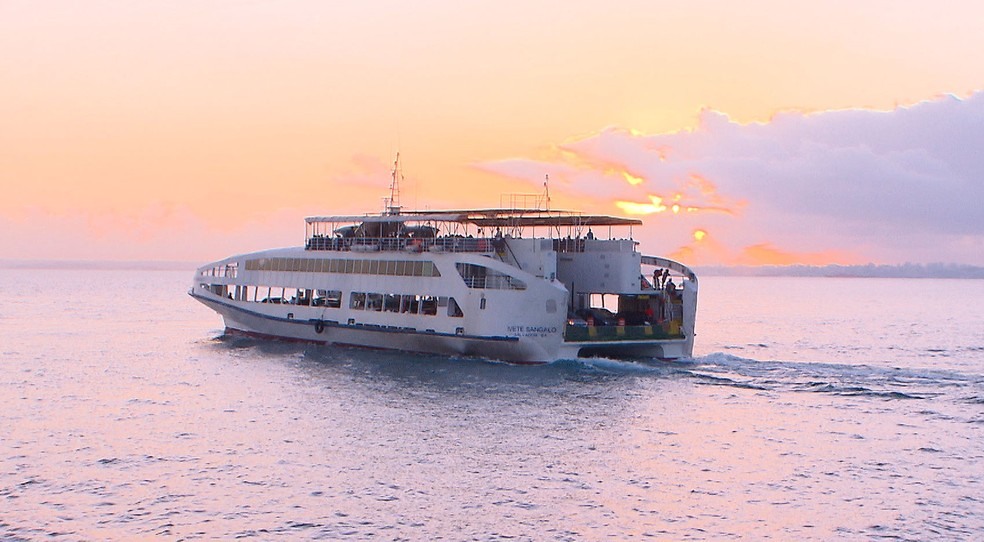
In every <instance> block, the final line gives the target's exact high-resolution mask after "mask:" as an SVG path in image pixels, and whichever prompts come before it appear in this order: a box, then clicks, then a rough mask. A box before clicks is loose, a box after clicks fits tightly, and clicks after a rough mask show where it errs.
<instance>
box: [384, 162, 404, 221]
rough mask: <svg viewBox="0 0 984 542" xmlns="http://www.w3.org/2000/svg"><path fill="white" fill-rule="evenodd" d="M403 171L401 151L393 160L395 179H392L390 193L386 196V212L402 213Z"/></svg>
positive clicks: (392, 213) (391, 213) (389, 213)
mask: <svg viewBox="0 0 984 542" xmlns="http://www.w3.org/2000/svg"><path fill="white" fill-rule="evenodd" d="M401 177H403V171H401V170H400V153H399V152H397V153H396V160H394V161H393V180H392V181H390V195H389V198H386V214H388V215H398V214H400V178H401Z"/></svg>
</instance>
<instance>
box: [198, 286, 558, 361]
mask: <svg viewBox="0 0 984 542" xmlns="http://www.w3.org/2000/svg"><path fill="white" fill-rule="evenodd" d="M192 295H193V297H195V298H196V299H198V301H200V302H202V303H204V304H205V305H207V306H208V307H210V308H211V309H212V310H214V311H215V312H217V313H219V314H220V315H221V316H222V319H223V321H224V322H225V327H226V332H227V333H229V334H232V335H245V336H250V337H255V338H262V339H277V340H286V341H300V342H306V343H311V344H319V345H339V346H350V347H361V348H376V349H384V350H398V351H405V352H414V353H424V354H437V355H442V356H460V357H481V358H488V359H496V360H501V361H506V362H509V363H517V364H543V363H550V362H553V361H556V360H557V359H559V358H558V357H557V354H556V353H550V352H548V351H546V349H544V348H543V346H542V344H540V343H531V342H526V341H522V340H520V339H519V338H517V337H483V336H474V335H456V334H449V333H438V332H428V331H416V330H411V329H401V328H394V327H388V326H376V325H367V324H352V325H349V324H345V323H339V322H334V321H326V320H300V319H294V318H285V317H281V316H271V315H267V314H261V313H256V312H252V311H248V310H244V309H241V308H239V307H236V306H234V305H231V304H227V303H224V302H221V301H217V300H213V299H208V298H206V297H203V296H199V295H195V294H192Z"/></svg>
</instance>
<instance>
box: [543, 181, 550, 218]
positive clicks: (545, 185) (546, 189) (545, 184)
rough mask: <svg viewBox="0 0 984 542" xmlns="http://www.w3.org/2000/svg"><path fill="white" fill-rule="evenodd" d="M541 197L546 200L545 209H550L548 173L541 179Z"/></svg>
mask: <svg viewBox="0 0 984 542" xmlns="http://www.w3.org/2000/svg"><path fill="white" fill-rule="evenodd" d="M543 197H544V199H546V201H547V210H548V211H549V210H550V174H549V173H548V174H546V175H544V180H543Z"/></svg>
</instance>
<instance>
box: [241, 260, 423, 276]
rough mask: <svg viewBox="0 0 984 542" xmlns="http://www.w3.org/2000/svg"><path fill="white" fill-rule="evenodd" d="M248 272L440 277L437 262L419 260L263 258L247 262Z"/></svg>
mask: <svg viewBox="0 0 984 542" xmlns="http://www.w3.org/2000/svg"><path fill="white" fill-rule="evenodd" d="M246 270H247V271H296V272H302V273H346V274H357V275H392V276H398V277H440V276H441V272H440V271H438V269H437V266H436V265H434V262H427V261H415V260H357V259H328V258H259V259H255V260H246Z"/></svg>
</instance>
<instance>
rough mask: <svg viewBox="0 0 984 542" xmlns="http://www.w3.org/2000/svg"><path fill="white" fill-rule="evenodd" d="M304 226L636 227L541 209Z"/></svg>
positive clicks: (633, 222) (631, 221) (352, 218)
mask: <svg viewBox="0 0 984 542" xmlns="http://www.w3.org/2000/svg"><path fill="white" fill-rule="evenodd" d="M305 221H306V222H307V223H308V224H312V223H316V222H320V223H325V222H331V223H335V224H339V223H357V222H361V223H372V222H388V223H393V222H417V223H419V222H458V223H463V224H475V225H476V226H479V227H521V228H525V227H535V226H550V227H563V226H571V227H583V226H588V227H590V226H639V225H641V224H642V221H641V220H639V219H636V218H620V217H614V216H605V215H585V214H581V213H577V212H573V211H546V210H542V209H462V210H450V211H402V212H401V213H400V214H378V215H349V216H345V215H342V216H309V217H307V218H306V219H305Z"/></svg>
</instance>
